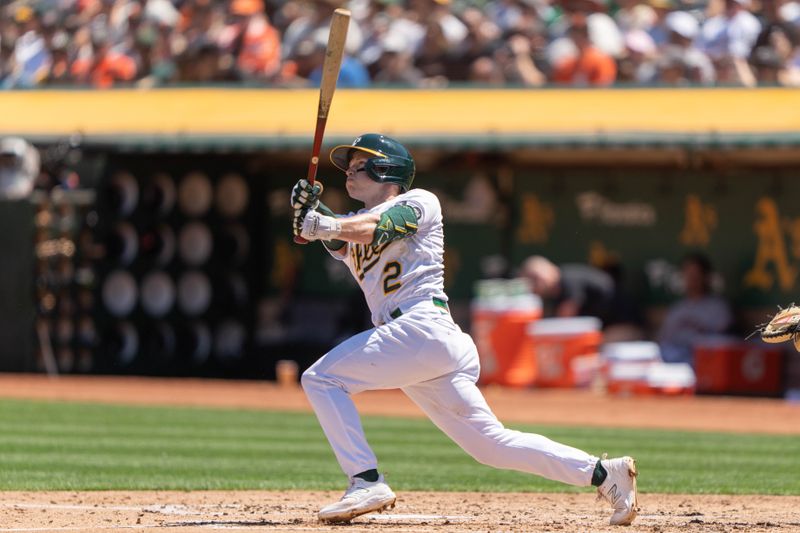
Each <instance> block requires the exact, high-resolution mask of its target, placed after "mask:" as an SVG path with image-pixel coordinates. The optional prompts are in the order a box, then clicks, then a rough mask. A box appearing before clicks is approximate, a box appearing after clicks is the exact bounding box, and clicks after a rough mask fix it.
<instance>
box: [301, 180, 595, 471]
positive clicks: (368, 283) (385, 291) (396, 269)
mask: <svg viewBox="0 0 800 533" xmlns="http://www.w3.org/2000/svg"><path fill="white" fill-rule="evenodd" d="M402 202H405V203H407V204H408V205H409V206H411V207H412V208H413V209H414V210H415V211H417V215H418V221H417V222H418V231H417V233H416V234H414V235H413V236H411V237H407V238H404V239H400V240H397V241H394V242H391V243H389V244H388V245H386V246H381V247H379V248H378V249H377V250H376V249H373V248H372V247H371V246H364V245H359V244H353V243H350V244H348V245H347V249H346V251H347V254H346V256H345V257H344V258H343V260H344V261H345V262H346V263H347V266H348V267H350V271H351V272H352V274H353V276H355V278H356V280H358V283H359V285H360V286H361V289H362V290H363V291H364V294H365V295H366V298H367V302H368V304H369V307H370V309H371V311H372V318H373V321H374V323H375V326H376V327H374V328H372V329H370V330H367V331H364V332H362V333H359V334H357V335H354V336H353V337H350V338H349V339H347V340H346V341H344V342H342V343H341V344H340V345H338V346H336V347H335V348H334V349H332V350H331V351H330V352H328V353H327V354H325V355H324V356H323V357H322V358H320V359H319V360H318V361H317V362H316V363H314V364H313V365H312V366H311V367H310V368H309V369H308V370H306V371H305V372H303V377H302V380H301V382H302V385H303V388H304V389H305V391H306V394H307V396H308V399H309V401H310V402H311V405H312V406H313V408H314V412H315V413H316V415H317V418H318V419H319V422H320V425H321V426H322V429H323V431H324V432H325V436H326V437H327V438H328V442H330V444H331V447H332V448H333V451H334V453H335V454H336V458H337V460H338V461H339V465H340V466H341V467H342V470H343V471H344V473H345V474H347V475H348V476H350V477H351V478H352V477H353V476H355V475H356V474H358V473H361V472H365V471H367V470H371V469H376V468H378V460H377V458H376V457H375V454H374V453H373V451H372V449H371V448H370V446H369V444H368V443H367V439H366V437H365V436H364V432H363V429H362V426H361V422H360V420H359V416H358V412H357V411H356V408H355V404H354V403H353V400H352V399H351V395H353V394H357V393H359V392H362V391H365V390H376V389H395V388H399V389H402V390H403V392H405V393H406V395H408V397H409V398H411V400H412V401H414V403H416V404H417V405H418V406H419V407H420V408H421V409H422V410H423V411H425V414H427V415H428V417H430V419H431V420H432V421H433V422H434V424H436V426H437V427H439V428H440V429H441V430H442V431H444V432H445V433H446V434H447V435H448V436H449V437H450V438H452V439H453V440H454V441H455V442H456V443H457V444H458V445H459V446H461V447H462V448H463V449H464V450H465V451H467V452H468V453H469V454H470V455H472V456H473V457H474V458H475V459H476V460H478V461H479V462H481V463H484V464H487V465H491V466H495V467H497V468H508V469H513V470H520V471H522V472H530V473H533V474H538V475H540V476H544V477H546V478H548V479H554V480H558V481H562V482H564V483H569V484H572V485H580V486H587V485H589V484H590V482H591V478H592V472H593V470H594V467H595V464H596V462H597V460H598V458H597V457H595V456H593V455H590V454H588V453H586V452H584V451H582V450H578V449H577V448H573V447H571V446H566V445H564V444H560V443H557V442H554V441H552V440H550V439H548V438H546V437H543V436H541V435H536V434H531V433H522V432H520V431H514V430H511V429H507V428H505V427H503V425H502V424H501V423H500V421H498V420H497V418H496V417H495V416H494V413H492V411H491V409H490V408H489V406H488V405H487V404H486V400H484V398H483V395H482V394H481V391H480V389H478V387H477V385H476V383H477V381H478V375H479V373H480V363H479V359H478V351H477V349H476V348H475V343H474V342H473V341H472V338H471V337H470V336H469V335H467V334H465V333H464V332H462V331H461V329H460V328H459V327H458V325H457V324H456V323H455V322H454V321H453V319H452V318H451V316H450V314H449V313H448V312H447V311H446V310H445V309H443V308H442V306H440V305H439V304H437V303H436V302H435V301H433V298H440V299H443V300H444V299H445V296H444V291H443V288H444V238H443V229H442V212H441V208H440V206H439V201H438V199H437V198H436V196H435V195H433V194H432V193H430V192H428V191H424V190H421V189H413V190H411V191H409V192H407V193H405V194H402V195H400V196H397V197H395V198H393V199H391V200H389V201H387V202H384V203H383V204H381V205H378V206H376V207H374V208H373V209H370V210H361V211H359V213H365V212H372V213H381V212H383V211H385V210H386V209H388V208H390V207H391V206H392V205H395V204H398V203H402ZM333 256H334V257H337V255H336V254H333ZM337 258H339V259H342V258H341V256H338V257H337ZM395 309H399V310H400V311H401V313H393V312H392V311H393V310H395Z"/></svg>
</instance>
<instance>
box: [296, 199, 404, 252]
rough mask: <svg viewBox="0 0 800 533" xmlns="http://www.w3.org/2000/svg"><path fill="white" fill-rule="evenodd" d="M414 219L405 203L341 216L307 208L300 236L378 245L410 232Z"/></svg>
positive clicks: (311, 238) (402, 236) (400, 237)
mask: <svg viewBox="0 0 800 533" xmlns="http://www.w3.org/2000/svg"><path fill="white" fill-rule="evenodd" d="M417 218H418V217H417V212H416V211H415V210H414V209H413V208H412V207H410V206H408V205H406V204H397V205H393V206H392V207H390V208H388V209H387V210H386V211H383V212H382V213H380V214H377V213H362V214H360V215H353V216H351V217H341V218H333V217H329V216H326V215H323V214H320V213H318V212H316V211H309V212H308V214H306V217H305V219H304V220H303V231H302V233H301V236H302V237H304V238H305V239H308V240H317V239H324V240H330V239H338V240H342V241H347V242H355V243H358V244H372V245H373V246H380V245H382V244H386V243H389V242H392V241H396V240H398V239H402V238H405V237H410V236H412V235H414V234H415V233H416V232H417Z"/></svg>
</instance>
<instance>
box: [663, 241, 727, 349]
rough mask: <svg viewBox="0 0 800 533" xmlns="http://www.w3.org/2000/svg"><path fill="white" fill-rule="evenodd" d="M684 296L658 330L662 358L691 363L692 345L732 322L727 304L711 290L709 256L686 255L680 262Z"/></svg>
mask: <svg viewBox="0 0 800 533" xmlns="http://www.w3.org/2000/svg"><path fill="white" fill-rule="evenodd" d="M681 274H682V276H683V285H684V290H685V294H684V297H683V298H682V299H681V300H679V301H677V302H675V303H674V304H672V306H671V307H670V308H669V310H668V311H667V315H666V317H665V318H664V321H663V322H662V324H661V327H660V329H659V331H658V335H657V340H658V343H659V345H660V347H661V356H662V358H663V359H664V361H667V362H671V363H678V362H682V363H692V362H693V360H694V356H693V354H694V346H695V344H696V343H697V342H699V341H702V340H704V339H708V338H709V337H714V336H718V335H722V334H724V333H726V332H727V331H728V330H729V329H730V328H731V325H732V323H733V315H732V313H731V309H730V306H729V305H728V303H727V302H726V301H725V300H724V299H722V298H721V297H719V296H716V295H714V294H713V291H712V285H711V280H712V268H711V262H710V261H709V260H708V258H707V257H706V256H705V255H703V254H699V253H693V254H689V255H687V256H686V257H684V259H683V260H682V261H681Z"/></svg>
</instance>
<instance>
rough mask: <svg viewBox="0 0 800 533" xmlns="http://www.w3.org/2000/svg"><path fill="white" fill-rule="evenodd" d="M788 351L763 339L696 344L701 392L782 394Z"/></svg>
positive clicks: (695, 353)
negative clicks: (784, 361) (762, 340)
mask: <svg viewBox="0 0 800 533" xmlns="http://www.w3.org/2000/svg"><path fill="white" fill-rule="evenodd" d="M783 357H784V352H783V350H782V349H781V348H780V347H778V346H772V345H768V344H764V343H761V342H752V343H750V342H740V341H724V342H715V343H710V344H705V345H700V346H697V348H695V352H694V368H695V373H696V374H697V392H701V393H708V394H750V395H755V396H779V395H781V393H782V392H783V391H782V382H781V373H782V370H783Z"/></svg>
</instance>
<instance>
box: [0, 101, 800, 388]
mask: <svg viewBox="0 0 800 533" xmlns="http://www.w3.org/2000/svg"><path fill="white" fill-rule="evenodd" d="M316 96H317V95H316V91H313V90H301V91H289V90H274V91H273V90H253V89H211V88H204V89H164V90H153V91H128V90H113V91H104V92H102V93H98V92H93V91H66V92H59V91H36V92H31V91H20V92H16V91H10V92H6V93H3V94H0V112H2V113H3V115H4V123H3V125H2V126H0V130H2V131H0V134H2V135H12V134H14V135H23V136H25V137H27V138H29V139H30V140H32V141H34V142H35V143H36V144H37V146H39V147H40V148H42V149H45V150H47V149H50V148H52V147H56V146H59V145H63V144H64V143H65V140H66V142H67V144H69V149H68V150H66V152H64V153H65V154H71V155H70V156H69V157H67V158H65V159H63V160H62V162H63V163H64V164H65V165H67V166H69V167H70V168H72V169H74V170H75V171H76V172H77V173H78V174H79V175H80V188H85V189H89V190H91V191H93V192H94V193H95V198H96V200H95V205H94V208H93V209H90V210H89V211H88V212H87V213H93V215H92V218H91V220H93V221H94V222H92V223H91V226H90V227H89V228H88V230H89V231H88V233H90V234H91V236H92V239H90V240H87V242H88V243H89V244H88V245H89V246H91V247H92V249H93V250H95V251H96V252H97V253H96V256H92V257H93V259H92V260H91V263H92V264H91V268H92V271H93V272H94V274H95V276H96V277H95V280H94V282H93V285H92V291H93V293H92V294H93V298H92V305H91V306H90V308H89V309H88V312H87V314H88V315H89V316H90V317H91V320H92V323H93V325H94V326H95V328H96V330H97V337H96V340H95V341H94V343H93V344H92V345H91V346H92V350H93V352H92V353H93V360H92V364H91V366H89V367H86V371H90V372H103V373H136V374H156V375H205V376H228V377H255V378H259V377H264V378H271V377H272V372H273V369H274V362H275V361H276V360H278V359H285V358H293V359H297V360H299V362H300V363H301V365H305V364H308V363H310V362H311V360H312V359H313V358H315V357H316V356H317V355H319V354H320V353H321V351H324V349H325V348H326V347H328V346H330V345H332V344H333V343H334V342H335V341H336V340H337V338H338V337H341V336H343V335H346V334H348V333H349V332H352V331H355V330H358V329H361V328H363V327H365V326H366V323H365V320H366V317H365V315H364V314H363V313H361V312H359V311H357V310H356V309H358V307H359V305H361V300H360V295H359V294H358V293H357V290H356V288H355V287H354V286H353V285H351V284H350V280H349V276H348V275H347V273H346V272H344V271H343V269H341V268H339V266H340V265H338V264H336V263H335V262H333V261H332V260H329V259H328V258H327V257H326V255H325V253H324V252H323V251H322V250H320V249H319V247H308V248H307V249H300V248H299V247H297V246H295V245H293V244H292V243H291V232H290V227H289V216H290V215H289V207H288V201H287V200H286V196H287V194H288V189H289V187H290V186H291V184H292V183H293V182H294V181H295V180H296V179H297V178H298V177H299V176H302V175H303V174H304V173H305V170H306V168H307V163H308V161H307V159H308V152H309V150H310V141H311V139H310V137H311V133H312V130H313V119H314V110H315V109H316ZM387 103H391V105H390V106H389V105H387ZM798 109H800V95H798V94H797V91H793V90H790V89H755V90H753V89H681V90H676V89H631V90H628V89H613V90H605V89H603V90H601V89H592V90H580V89H574V90H551V89H548V90H538V91H531V90H475V89H464V90H455V89H454V90H442V91H393V90H376V91H368V92H365V91H347V90H342V91H339V92H337V94H336V97H335V101H334V104H333V108H332V112H331V117H330V122H329V125H328V130H327V131H328V133H327V135H326V139H325V143H324V148H330V147H331V146H333V145H335V144H339V143H342V142H345V143H346V142H350V141H351V140H352V138H353V137H355V136H356V135H358V134H360V133H364V132H367V131H381V132H383V133H386V134H389V135H392V136H395V137H397V138H398V139H400V140H401V141H402V142H404V143H405V144H406V145H407V146H408V147H409V148H410V149H411V150H412V152H413V153H414V156H415V158H416V160H417V163H418V175H417V179H416V181H415V184H416V185H418V186H421V187H425V188H429V189H433V190H435V191H436V192H437V193H438V194H439V195H440V198H441V200H442V203H443V209H444V214H445V223H446V225H447V243H446V244H447V257H446V262H447V279H446V283H447V291H448V294H449V295H450V296H451V298H452V299H453V303H454V305H453V306H452V307H453V310H454V314H455V316H456V319H457V320H458V321H459V322H460V323H461V324H462V325H464V326H466V327H468V326H469V323H468V322H469V302H470V298H471V297H472V290H473V284H474V282H475V281H476V280H478V279H480V278H483V277H489V276H496V275H509V274H511V273H513V271H514V269H515V267H516V266H517V265H519V263H520V262H521V261H522V259H524V258H525V257H527V256H529V255H531V254H534V253H536V254H542V255H546V256H549V257H551V258H553V259H554V260H555V261H558V262H560V261H577V262H589V263H594V264H600V263H603V262H604V261H610V260H613V261H617V262H619V263H620V264H621V265H623V266H624V273H625V283H626V284H627V285H628V286H629V287H630V289H631V291H632V292H633V293H634V294H636V295H637V298H638V299H639V300H640V301H641V303H642V305H643V306H644V307H645V309H646V310H647V317H648V324H650V325H651V326H655V325H657V324H658V322H659V320H660V314H661V312H662V311H663V309H664V306H665V305H667V304H668V303H669V302H670V301H671V300H672V299H674V298H675V283H676V275H677V272H676V269H677V262H678V261H679V259H680V257H682V256H683V254H684V253H686V252H687V251H690V250H702V251H704V252H705V253H706V254H707V255H708V256H709V257H710V258H711V259H712V261H713V263H714V264H715V266H716V267H717V269H718V270H719V272H720V274H721V277H720V280H721V281H724V286H722V287H721V290H722V291H723V293H724V294H725V296H726V297H728V298H729V299H730V300H731V302H732V303H733V304H734V306H735V308H736V310H737V313H738V320H739V324H738V327H739V330H740V331H741V332H742V333H749V331H748V329H750V328H752V327H753V325H754V324H756V323H759V322H761V321H762V319H763V317H764V315H765V313H766V312H767V310H769V311H771V310H773V309H774V308H775V306H776V305H778V304H783V305H785V304H787V303H788V302H790V301H793V300H794V299H796V297H795V296H794V294H795V292H796V291H797V276H798V268H799V266H800V218H799V217H800V213H798V208H797V207H796V205H795V202H792V201H791V200H792V198H793V197H795V195H796V194H797V193H798V192H800V191H797V190H796V189H798V188H800V181H798V180H797V179H795V175H796V173H797V171H798V169H800V116H798V111H797V110H798ZM70 157H71V158H72V160H70V159H69V158H70ZM198 175H200V178H201V179H198ZM320 177H321V179H323V180H324V181H325V184H326V191H327V192H326V203H329V204H331V205H332V207H334V208H338V209H341V210H346V209H348V207H349V205H350V204H349V202H348V200H347V198H346V197H345V195H344V191H343V188H342V187H341V185H340V183H341V182H338V183H337V179H338V178H337V177H336V176H335V170H334V169H333V167H332V165H330V164H329V163H328V162H327V160H324V162H323V165H322V167H321V169H320ZM131 180H132V182H133V183H134V185H133V186H132V185H130V182H131ZM187 180H190V181H193V182H194V184H195V185H194V186H193V187H189V186H186V190H187V191H189V192H185V191H184V192H183V193H182V191H183V188H182V184H183V183H184V182H185V181H187ZM226 184H227V185H226ZM131 187H133V188H134V189H136V193H135V194H136V195H137V200H136V201H135V202H134V205H133V207H131V206H126V205H125V202H126V201H130V200H126V196H125V195H126V194H128V195H130V194H133V193H131ZM126 191H127V192H126ZM181 194H183V195H184V198H183V199H182V197H181ZM223 197H224V198H227V200H225V199H224V198H223ZM198 198H199V200H198ZM182 200H183V201H184V202H190V201H194V202H195V203H197V202H199V203H200V204H203V205H201V206H199V207H198V206H197V205H195V206H194V207H189V208H187V207H186V206H181V202H182ZM225 201H229V202H233V203H234V204H237V202H238V204H237V205H239V207H238V209H233V210H231V209H229V211H228V212H227V213H226V212H225V209H226V208H220V203H221V202H225ZM170 203H171V207H169V208H167V207H166V206H167V204H170ZM190 203H191V202H190ZM187 228H190V230H187ZM131 230H133V234H131ZM187 233H188V234H189V236H188V237H187V236H185V234H187ZM182 235H184V237H183V240H182ZM132 243H135V245H136V251H135V252H133V256H132V257H127V256H126V255H125V254H126V253H127V254H131V253H132V252H131V251H130V250H131V246H133V244H132ZM182 247H183V248H184V250H182ZM170 248H171V249H172V251H171V252H170ZM204 249H207V250H206V252H204V253H201V252H203V250H204ZM165 250H166V251H165ZM182 252H184V253H189V256H191V257H189V256H187V257H184V258H182V256H181V253H182ZM192 252H194V255H192ZM167 257H168V259H167ZM119 271H122V272H123V274H121V275H117V274H119ZM159 274H160V275H159ZM188 274H193V275H192V276H189V278H188V279H189V281H185V279H186V276H187V275H188ZM194 274H197V275H194ZM109 277H114V279H115V280H116V282H115V283H114V284H113V286H114V287H115V288H114V289H113V290H112V289H106V290H107V291H108V293H109V294H111V295H112V296H113V297H111V296H108V295H106V300H108V301H117V303H119V300H120V298H121V299H122V300H124V301H125V302H127V303H126V304H125V305H122V306H117V307H116V308H113V309H111V308H109V306H108V305H107V302H105V301H104V287H105V286H106V281H107V280H108V278H109ZM203 278H204V279H203ZM182 280H184V281H182ZM148 287H149V294H151V299H152V301H148V302H147V303H145V302H146V300H145V299H143V294H144V292H143V291H144V290H145V288H148ZM181 287H183V289H184V290H183V292H181ZM115 291H116V292H115ZM119 291H121V292H119ZM126 291H127V292H126ZM131 291H133V292H131ZM120 294H121V295H123V296H124V295H126V294H127V295H128V296H126V297H123V296H120ZM131 294H132V295H131ZM181 294H183V297H181ZM198 294H199V295H201V296H202V297H198ZM170 295H171V297H170V298H166V296H170ZM125 298H127V300H125ZM181 298H183V299H181ZM198 299H199V300H200V301H199V302H198V301H196V300H198ZM192 305H194V307H192ZM76 316H78V315H76ZM76 320H77V319H76ZM307 324H313V325H314V327H313V328H309V327H308V326H307ZM76 325H77V324H76ZM65 342H66V344H67V345H68V346H73V344H70V343H73V342H77V341H75V340H71V339H67V340H66V341H65ZM62 370H64V371H80V370H79V369H78V368H77V367H76V366H74V365H73V366H72V367H71V368H69V369H68V368H66V367H65V368H64V369H62Z"/></svg>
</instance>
